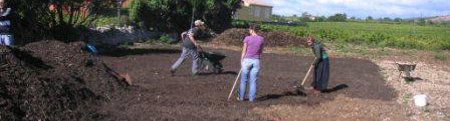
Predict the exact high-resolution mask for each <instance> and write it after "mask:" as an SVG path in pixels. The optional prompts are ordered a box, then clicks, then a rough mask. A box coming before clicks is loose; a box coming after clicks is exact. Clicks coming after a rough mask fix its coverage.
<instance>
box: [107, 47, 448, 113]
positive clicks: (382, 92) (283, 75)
mask: <svg viewBox="0 0 450 121" xmlns="http://www.w3.org/2000/svg"><path fill="white" fill-rule="evenodd" d="M179 50H180V49H179V48H176V47H157V48H136V49H126V50H120V51H114V52H111V53H104V54H103V55H102V57H101V59H103V60H104V61H105V62H106V63H107V64H109V65H110V66H111V67H112V68H114V69H117V70H118V71H119V72H127V73H129V74H130V75H131V77H132V78H133V85H134V86H132V87H129V88H128V89H127V91H125V92H123V93H121V94H120V95H118V96H117V97H119V98H115V99H112V100H111V101H109V102H107V103H106V104H104V106H103V108H102V109H101V110H100V111H101V112H102V114H106V116H105V117H103V119H104V120H195V121H197V120H207V121H210V120H296V121H298V120H411V118H410V117H411V116H412V115H414V113H413V112H412V111H411V110H409V109H408V107H406V106H402V105H401V104H399V103H397V99H398V95H399V94H398V93H397V91H396V89H394V88H393V87H391V86H390V85H389V84H387V82H386V81H385V77H384V76H383V75H382V74H381V73H380V70H381V69H380V68H379V66H377V65H376V64H375V63H373V62H372V61H370V60H363V59H353V58H331V59H330V63H331V78H330V83H329V88H330V91H329V92H328V93H324V94H321V95H313V94H310V93H309V92H296V91H295V89H294V88H293V86H294V85H296V84H298V83H299V80H301V79H302V78H303V77H304V76H305V74H306V71H307V69H308V67H309V64H310V63H311V62H312V60H313V58H312V57H307V56H293V55H277V54H264V56H263V59H262V65H263V66H262V69H261V73H260V80H259V82H258V99H257V101H256V102H254V103H249V102H237V101H235V100H234V99H235V96H233V100H232V101H227V96H228V93H229V91H230V89H231V87H232V85H233V81H234V80H235V78H236V76H237V71H238V70H239V67H240V66H239V61H238V60H239V55H240V53H239V52H238V51H230V50H223V49H211V48H206V49H205V50H208V51H214V52H219V53H222V54H225V55H227V58H226V59H225V60H223V62H222V63H223V65H224V69H225V70H224V71H225V72H224V73H222V74H217V75H216V74H210V73H204V74H202V75H199V76H191V75H190V63H191V62H190V60H187V61H186V62H185V63H184V64H183V65H182V66H180V68H179V70H177V73H176V74H175V75H174V76H171V74H170V73H169V67H170V65H171V64H172V63H173V62H174V61H175V60H176V59H177V58H178V56H179V54H180V51H179ZM442 119H448V117H443V118H442Z"/></svg>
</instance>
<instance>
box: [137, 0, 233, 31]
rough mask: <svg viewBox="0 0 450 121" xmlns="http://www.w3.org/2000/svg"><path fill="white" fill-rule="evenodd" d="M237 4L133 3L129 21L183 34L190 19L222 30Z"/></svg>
mask: <svg viewBox="0 0 450 121" xmlns="http://www.w3.org/2000/svg"><path fill="white" fill-rule="evenodd" d="M240 3H241V0H206V1H205V0H134V1H133V3H132V4H131V7H130V10H129V11H130V17H131V19H132V20H134V21H135V22H142V23H143V24H142V26H143V27H146V28H154V29H155V30H157V31H162V32H181V31H184V30H186V29H187V28H190V25H191V22H192V18H193V17H194V19H203V20H204V21H205V22H206V24H207V25H210V26H208V27H209V28H212V29H213V30H215V31H222V30H225V29H226V28H228V27H230V26H231V22H232V14H233V13H234V12H235V11H236V10H237V9H238V8H239V7H240Z"/></svg>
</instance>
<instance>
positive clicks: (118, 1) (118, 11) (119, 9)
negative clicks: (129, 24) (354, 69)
mask: <svg viewBox="0 0 450 121" xmlns="http://www.w3.org/2000/svg"><path fill="white" fill-rule="evenodd" d="M121 9H122V0H117V24H118V25H119V26H120V25H121V20H120V11H121Z"/></svg>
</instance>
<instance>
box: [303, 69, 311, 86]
mask: <svg viewBox="0 0 450 121" xmlns="http://www.w3.org/2000/svg"><path fill="white" fill-rule="evenodd" d="M312 68H313V65H311V66H310V67H309V69H308V72H306V75H305V78H303V81H302V86H303V84H305V82H306V79H308V76H309V73H310V72H311V70H312Z"/></svg>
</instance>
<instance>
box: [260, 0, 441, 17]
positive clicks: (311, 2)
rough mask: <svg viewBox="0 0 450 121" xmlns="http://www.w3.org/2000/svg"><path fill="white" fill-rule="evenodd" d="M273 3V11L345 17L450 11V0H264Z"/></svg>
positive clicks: (431, 14) (299, 14)
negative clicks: (340, 15) (340, 14)
mask: <svg viewBox="0 0 450 121" xmlns="http://www.w3.org/2000/svg"><path fill="white" fill-rule="evenodd" d="M264 1H266V2H267V3H270V4H272V5H273V10H272V12H273V14H277V15H284V16H292V15H294V14H295V15H297V16H301V15H302V13H303V12H308V13H310V14H312V15H314V16H330V15H334V14H336V13H346V14H347V16H348V17H356V18H362V19H365V18H366V17H367V16H372V17H373V18H381V17H390V18H396V17H399V18H417V17H431V16H443V15H450V0H264Z"/></svg>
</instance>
